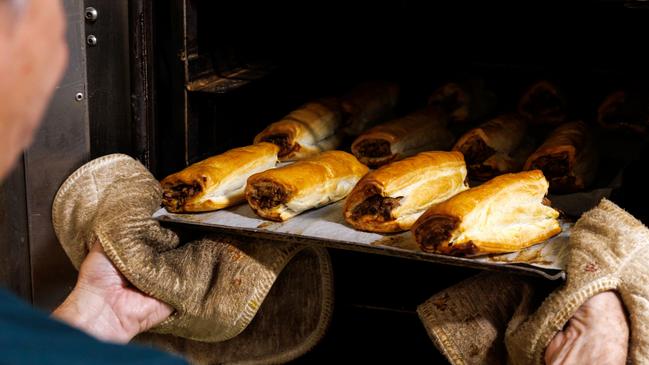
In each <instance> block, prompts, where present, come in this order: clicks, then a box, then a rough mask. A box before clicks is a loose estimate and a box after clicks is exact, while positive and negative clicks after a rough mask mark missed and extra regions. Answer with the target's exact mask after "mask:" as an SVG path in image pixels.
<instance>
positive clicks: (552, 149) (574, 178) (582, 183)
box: [525, 121, 597, 193]
mask: <svg viewBox="0 0 649 365" xmlns="http://www.w3.org/2000/svg"><path fill="white" fill-rule="evenodd" d="M534 169H539V170H542V171H543V173H544V174H545V176H546V177H547V178H548V180H549V181H550V190H551V191H552V192H556V193H568V192H574V191H578V190H582V189H584V188H586V187H588V185H589V184H591V183H592V182H593V180H594V178H595V173H596V172H597V154H596V152H595V147H594V142H593V137H592V134H591V133H590V130H589V129H588V126H587V125H586V124H585V123H584V122H581V121H577V122H570V123H566V124H564V125H561V126H559V127H558V128H557V129H555V130H554V131H553V132H552V133H551V134H550V136H549V137H548V138H547V139H546V140H545V142H543V144H542V145H541V146H540V147H539V148H538V149H537V150H536V151H535V152H534V153H532V155H531V156H530V157H529V158H528V159H527V161H526V162H525V170H534Z"/></svg>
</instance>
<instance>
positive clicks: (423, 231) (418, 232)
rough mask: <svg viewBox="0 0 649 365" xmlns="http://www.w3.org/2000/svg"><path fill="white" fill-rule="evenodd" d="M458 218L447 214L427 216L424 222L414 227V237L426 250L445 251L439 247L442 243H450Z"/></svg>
mask: <svg viewBox="0 0 649 365" xmlns="http://www.w3.org/2000/svg"><path fill="white" fill-rule="evenodd" d="M458 224H459V220H458V219H457V218H454V217H450V216H447V215H433V216H430V217H427V218H426V220H425V221H424V222H422V223H421V224H419V225H418V226H417V228H415V232H414V233H415V237H416V239H417V242H418V243H419V245H420V246H421V249H422V250H423V251H426V252H446V251H448V250H446V249H444V250H440V249H439V247H440V246H441V245H444V244H450V243H449V242H448V241H449V239H450V238H451V234H452V232H453V230H454V229H455V228H456V227H457V226H458Z"/></svg>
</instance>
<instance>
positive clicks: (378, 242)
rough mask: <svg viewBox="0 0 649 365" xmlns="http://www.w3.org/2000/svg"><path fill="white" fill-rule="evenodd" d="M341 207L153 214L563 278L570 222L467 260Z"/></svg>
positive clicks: (276, 237) (221, 228)
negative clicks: (357, 220)
mask: <svg viewBox="0 0 649 365" xmlns="http://www.w3.org/2000/svg"><path fill="white" fill-rule="evenodd" d="M342 209H343V201H340V202H337V203H334V204H330V205H328V206H325V207H322V208H319V209H314V210H311V211H308V212H305V213H303V214H300V215H298V216H296V217H294V218H291V219H289V220H288V221H286V222H281V223H280V222H271V221H267V220H264V219H261V218H259V217H258V216H257V215H255V214H254V213H253V212H252V210H251V209H250V207H248V205H245V204H244V205H239V206H236V207H232V208H229V209H224V210H219V211H215V212H208V213H200V214H174V213H169V212H167V211H166V210H165V209H164V208H161V209H160V210H159V211H157V212H156V213H155V214H154V217H155V218H156V219H158V220H160V221H161V222H163V224H165V225H167V226H171V227H173V226H183V227H187V226H190V227H193V228H198V229H205V230H209V231H216V232H219V233H226V234H232V235H238V236H241V235H243V236H251V237H255V238H262V239H268V240H273V241H284V242H294V243H300V244H307V245H317V246H323V247H331V248H337V249H344V250H352V251H361V252H367V253H374V254H382V255H389V256H397V257H402V258H406V259H412V260H422V261H430V262H434V263H437V264H445V265H454V266H464V267H470V268H476V269H483V270H495V271H508V272H512V273H519V274H526V275H534V276H539V277H542V278H545V279H549V280H557V279H562V278H564V277H565V275H564V268H565V256H566V247H567V240H568V235H569V232H570V229H571V227H572V223H570V222H567V221H562V228H563V232H562V233H561V234H560V235H558V236H555V237H553V238H552V239H550V240H548V241H545V242H543V243H540V244H538V245H535V246H532V247H529V248H527V249H525V250H522V251H520V252H516V253H510V254H501V255H491V256H481V257H474V258H467V257H453V256H447V255H439V254H432V253H426V252H423V251H421V250H420V249H419V246H418V245H417V243H416V242H415V241H414V238H413V236H412V235H411V234H410V232H404V233H399V234H377V233H369V232H361V231H357V230H355V229H353V228H351V227H350V226H349V225H347V224H346V223H345V222H344V219H343V214H342Z"/></svg>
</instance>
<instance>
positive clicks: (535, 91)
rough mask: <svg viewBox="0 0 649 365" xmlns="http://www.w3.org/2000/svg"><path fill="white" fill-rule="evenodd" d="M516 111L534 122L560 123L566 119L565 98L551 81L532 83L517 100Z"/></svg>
mask: <svg viewBox="0 0 649 365" xmlns="http://www.w3.org/2000/svg"><path fill="white" fill-rule="evenodd" d="M518 112H519V113H520V114H522V115H524V116H525V117H527V118H528V119H529V120H530V121H531V122H533V123H536V124H554V125H556V124H560V123H562V122H564V121H565V120H566V116H567V112H566V99H565V97H564V95H563V93H562V92H561V91H560V90H559V88H558V87H557V86H556V85H554V84H553V83H551V82H549V81H546V80H542V81H539V82H537V83H535V84H532V85H531V86H530V87H529V88H528V89H527V90H526V91H525V92H524V93H523V96H522V97H521V99H520V100H519V102H518Z"/></svg>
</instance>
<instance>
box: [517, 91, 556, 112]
mask: <svg viewBox="0 0 649 365" xmlns="http://www.w3.org/2000/svg"><path fill="white" fill-rule="evenodd" d="M523 109H524V110H525V111H527V112H528V113H530V114H531V115H539V116H548V117H550V116H560V115H562V114H563V103H562V101H561V99H559V98H558V97H557V95H555V94H554V93H553V92H551V91H550V90H538V91H535V92H534V93H533V94H532V95H530V97H529V99H528V101H527V103H526V104H525V106H524V108H523Z"/></svg>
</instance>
